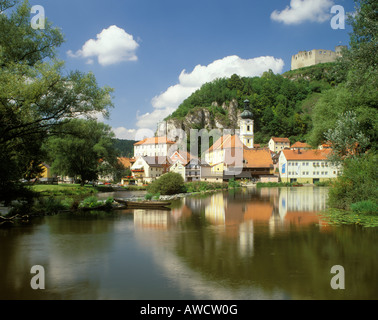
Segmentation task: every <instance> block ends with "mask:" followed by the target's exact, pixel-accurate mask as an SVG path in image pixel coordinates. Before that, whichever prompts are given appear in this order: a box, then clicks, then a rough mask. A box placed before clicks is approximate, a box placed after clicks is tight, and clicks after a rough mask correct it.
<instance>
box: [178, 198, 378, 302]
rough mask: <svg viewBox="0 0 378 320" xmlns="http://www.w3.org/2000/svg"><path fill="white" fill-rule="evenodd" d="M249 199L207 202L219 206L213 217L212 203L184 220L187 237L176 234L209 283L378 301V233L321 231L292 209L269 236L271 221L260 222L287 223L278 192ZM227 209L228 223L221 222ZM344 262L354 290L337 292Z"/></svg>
mask: <svg viewBox="0 0 378 320" xmlns="http://www.w3.org/2000/svg"><path fill="white" fill-rule="evenodd" d="M294 192H297V191H294ZM249 196H250V199H251V203H247V204H245V203H243V202H241V201H239V200H240V199H242V200H244V199H246V198H247V197H248V195H246V194H244V195H243V194H241V195H240V194H232V195H231V196H230V197H227V196H226V197H225V198H222V197H219V195H213V196H212V197H213V198H212V199H210V200H209V199H207V200H206V204H207V205H209V204H211V205H212V206H214V205H215V204H216V203H217V204H218V208H216V209H215V210H213V212H215V214H214V215H213V216H211V213H210V214H209V213H207V212H206V206H205V210H201V211H193V212H192V215H191V216H190V217H188V218H187V219H186V220H184V221H182V222H181V223H180V228H182V229H183V230H184V231H187V232H180V233H177V236H176V242H175V251H176V253H177V254H178V256H180V257H181V258H182V261H185V263H186V264H187V265H188V266H190V268H191V269H193V270H195V271H197V272H200V273H201V274H202V275H203V276H204V277H205V278H206V279H209V280H212V281H216V282H219V281H221V282H222V283H225V282H227V285H228V286H231V287H235V286H236V287H237V286H243V285H246V284H247V285H259V286H262V287H263V288H264V289H265V290H269V291H270V292H273V291H274V290H275V289H276V288H279V289H281V290H284V291H286V292H288V294H289V295H290V296H291V297H293V298H299V299H302V298H315V299H340V298H341V299H344V298H357V299H359V298H363V299H371V298H374V297H375V298H377V297H378V287H376V286H375V285H373V283H377V280H378V279H377V277H378V273H377V271H376V270H377V269H376V266H377V263H378V255H377V253H378V251H376V252H375V253H374V254H372V250H374V248H373V247H372V244H373V243H374V244H375V242H376V236H377V230H362V229H360V228H354V227H343V228H328V229H322V228H320V227H319V225H317V224H316V221H317V220H316V219H315V220H311V219H310V220H309V221H307V220H306V219H307V218H308V217H307V216H306V213H308V211H298V212H296V213H297V214H298V215H294V213H290V212H286V215H285V216H286V218H289V220H288V222H287V225H288V226H289V228H285V229H283V230H281V232H278V233H276V234H275V233H272V232H271V231H269V229H270V227H271V226H270V225H269V223H260V222H262V221H266V220H264V219H265V218H266V219H275V220H279V219H281V218H282V217H281V216H280V212H279V207H278V206H273V204H272V202H271V201H270V200H271V197H274V198H275V199H276V200H279V199H280V197H279V194H273V195H272V194H270V195H266V196H264V197H262V198H256V194H252V195H249ZM217 197H218V198H217ZM256 199H259V200H258V201H257V200H256ZM187 204H188V205H190V204H189V203H187ZM262 208H265V210H266V212H264V211H263V210H262ZM267 209H268V210H267ZM299 209H302V208H301V207H299ZM310 209H311V208H310ZM210 210H211V208H210ZM222 210H223V212H224V223H222V222H221V221H222V220H221V219H219V215H220V213H221V212H222ZM259 210H260V211H259ZM258 211H259V212H258ZM310 213H311V212H310ZM309 216H310V217H311V215H309ZM264 217H265V218H264ZM293 217H294V218H293ZM259 219H260V220H259ZM209 222H210V227H209ZM219 226H221V228H220V227H219ZM323 231H324V232H323ZM357 261H359V262H360V263H356V262H357ZM337 264H340V265H343V266H344V267H345V269H346V270H348V271H346V273H347V276H348V279H347V281H346V283H347V284H346V285H347V286H348V283H349V290H345V291H338V292H335V291H334V290H332V289H331V288H330V280H331V278H332V276H333V275H332V274H330V269H331V267H332V266H333V265H337ZM372 281H373V282H372Z"/></svg>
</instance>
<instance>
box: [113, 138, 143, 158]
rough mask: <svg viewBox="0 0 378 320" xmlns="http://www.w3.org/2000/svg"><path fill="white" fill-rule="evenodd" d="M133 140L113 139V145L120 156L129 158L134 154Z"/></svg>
mask: <svg viewBox="0 0 378 320" xmlns="http://www.w3.org/2000/svg"><path fill="white" fill-rule="evenodd" d="M136 142H137V141H134V140H122V139H114V147H115V149H116V150H117V154H118V156H120V157H128V158H131V157H133V156H134V143H136Z"/></svg>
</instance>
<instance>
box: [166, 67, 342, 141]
mask: <svg viewBox="0 0 378 320" xmlns="http://www.w3.org/2000/svg"><path fill="white" fill-rule="evenodd" d="M342 80H343V78H342V77H339V73H338V72H337V66H336V64H332V63H331V64H324V65H317V66H313V67H309V68H303V69H298V70H295V71H289V72H287V73H285V74H283V75H279V74H274V73H273V72H271V71H269V72H265V73H264V74H263V75H262V76H261V77H252V78H248V77H239V76H238V75H236V74H234V75H233V76H231V77H230V78H220V79H216V80H214V81H212V82H210V83H206V84H204V85H203V86H202V87H201V88H200V89H199V90H197V91H196V92H194V93H193V94H192V95H191V96H190V97H188V98H187V99H186V100H185V101H184V102H183V103H182V104H181V105H180V106H179V107H178V108H177V110H176V111H175V112H173V113H172V114H171V115H170V116H169V117H167V118H166V119H165V120H167V121H172V122H174V123H175V125H177V123H180V124H181V126H182V127H185V128H184V129H185V130H186V129H191V128H193V129H202V128H207V129H212V128H216V127H219V126H220V125H221V126H223V127H224V128H230V129H237V121H231V119H233V118H235V114H230V112H231V111H230V108H229V107H228V106H229V105H230V102H234V103H235V102H236V106H237V108H238V109H239V111H242V108H243V101H244V100H246V99H248V100H249V101H250V105H251V108H252V112H253V114H254V121H255V143H267V142H268V141H269V139H270V138H271V137H272V136H285V137H288V138H289V139H290V140H291V141H292V142H295V141H298V140H301V141H303V140H306V136H307V134H308V132H309V131H310V130H311V127H312V121H311V112H312V107H313V106H314V105H315V103H316V102H317V101H318V99H319V96H320V94H321V93H322V92H323V91H326V90H328V89H330V88H332V86H335V85H336V84H338V83H340V82H341V81H342ZM200 112H202V113H203V112H206V114H209V115H210V116H209V117H207V118H210V120H206V121H205V123H204V120H201V122H193V121H190V119H191V117H193V116H194V115H195V114H199V113H200ZM188 126H189V127H190V128H188Z"/></svg>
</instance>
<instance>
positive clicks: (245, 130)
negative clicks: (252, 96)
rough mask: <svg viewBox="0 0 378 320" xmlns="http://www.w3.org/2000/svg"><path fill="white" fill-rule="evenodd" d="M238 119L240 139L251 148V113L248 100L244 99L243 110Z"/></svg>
mask: <svg viewBox="0 0 378 320" xmlns="http://www.w3.org/2000/svg"><path fill="white" fill-rule="evenodd" d="M240 116H241V121H240V140H241V141H242V142H243V144H244V145H245V146H246V147H248V148H253V114H252V112H251V110H250V108H249V101H248V100H245V101H244V111H243V112H242V114H241V115H240Z"/></svg>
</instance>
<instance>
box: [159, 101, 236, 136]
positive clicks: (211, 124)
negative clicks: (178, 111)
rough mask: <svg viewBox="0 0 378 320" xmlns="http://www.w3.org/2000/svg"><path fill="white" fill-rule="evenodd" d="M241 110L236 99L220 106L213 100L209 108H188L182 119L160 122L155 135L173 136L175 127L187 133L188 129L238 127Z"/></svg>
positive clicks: (188, 132)
mask: <svg viewBox="0 0 378 320" xmlns="http://www.w3.org/2000/svg"><path fill="white" fill-rule="evenodd" d="M214 110H215V111H214ZM242 111H243V110H241V109H239V108H238V103H237V101H236V100H232V101H231V102H229V103H223V104H222V105H221V106H219V105H218V103H217V102H213V103H212V105H211V107H210V108H200V107H198V108H194V109H192V110H190V112H189V113H188V114H187V115H186V116H185V117H184V118H183V119H175V118H171V119H168V120H167V121H163V122H161V123H160V124H159V126H158V129H157V132H156V135H157V136H166V135H167V136H174V135H175V134H174V132H175V131H177V130H176V129H179V130H178V131H180V130H182V131H184V132H185V133H186V134H187V135H189V134H190V129H207V130H212V129H216V128H218V129H232V130H234V129H238V128H239V126H240V119H241V118H240V114H241V113H242Z"/></svg>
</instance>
